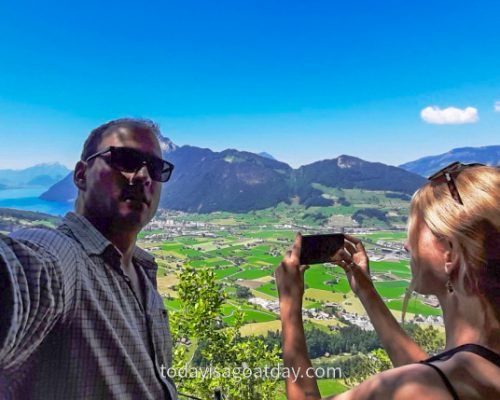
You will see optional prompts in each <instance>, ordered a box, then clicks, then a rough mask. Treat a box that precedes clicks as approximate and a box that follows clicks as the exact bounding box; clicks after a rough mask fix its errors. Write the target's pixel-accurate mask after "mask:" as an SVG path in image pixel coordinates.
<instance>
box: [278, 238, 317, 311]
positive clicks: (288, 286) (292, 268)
mask: <svg viewBox="0 0 500 400" xmlns="http://www.w3.org/2000/svg"><path fill="white" fill-rule="evenodd" d="M301 246H302V235H301V234H300V233H298V234H297V236H295V242H294V243H293V247H292V249H291V250H289V251H287V252H286V254H285V257H284V258H283V261H282V262H281V263H280V264H279V265H278V267H277V268H276V271H275V273H274V276H275V278H276V286H277V287H278V293H279V299H280V303H284V302H287V303H293V304H298V305H300V306H302V297H303V296H304V272H305V270H306V269H308V268H309V266H308V265H300V248H301Z"/></svg>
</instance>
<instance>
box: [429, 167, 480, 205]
mask: <svg viewBox="0 0 500 400" xmlns="http://www.w3.org/2000/svg"><path fill="white" fill-rule="evenodd" d="M471 167H484V164H480V163H472V164H462V163H461V162H459V161H455V162H453V163H451V164H450V165H447V166H446V167H444V168H443V169H440V170H439V171H438V172H436V173H434V174H432V175H431V176H429V177H428V178H427V179H428V180H429V181H431V182H439V181H445V182H446V183H447V185H448V189H449V190H450V194H451V197H453V199H455V201H456V202H457V203H459V204H461V205H464V203H463V202H462V198H461V197H460V193H458V188H457V185H456V184H455V180H454V179H453V177H455V178H456V177H457V175H458V174H459V173H460V172H462V171H463V170H464V169H467V168H471Z"/></svg>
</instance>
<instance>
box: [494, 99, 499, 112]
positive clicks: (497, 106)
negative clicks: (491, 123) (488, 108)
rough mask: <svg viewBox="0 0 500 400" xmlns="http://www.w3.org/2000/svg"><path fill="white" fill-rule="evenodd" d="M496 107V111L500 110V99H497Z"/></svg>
mask: <svg viewBox="0 0 500 400" xmlns="http://www.w3.org/2000/svg"><path fill="white" fill-rule="evenodd" d="M494 108H495V111H496V112H500V101H495V105H494Z"/></svg>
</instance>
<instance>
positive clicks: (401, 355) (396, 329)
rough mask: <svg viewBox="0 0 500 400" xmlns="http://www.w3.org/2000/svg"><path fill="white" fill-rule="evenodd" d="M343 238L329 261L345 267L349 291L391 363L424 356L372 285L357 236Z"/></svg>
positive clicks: (363, 251)
mask: <svg viewBox="0 0 500 400" xmlns="http://www.w3.org/2000/svg"><path fill="white" fill-rule="evenodd" d="M345 238H346V240H345V248H344V249H343V250H341V251H340V252H339V253H337V254H336V255H335V257H334V260H333V261H334V262H335V263H336V264H337V265H339V266H340V267H342V268H343V269H344V270H345V272H346V276H347V280H348V282H349V285H350V286H351V289H352V291H353V292H354V293H355V294H356V295H357V296H358V298H359V299H360V301H361V303H362V304H363V307H364V308H365V310H366V313H367V314H368V317H369V318H370V322H371V323H372V325H373V327H374V328H375V331H376V332H377V335H378V337H379V339H380V342H381V343H382V346H383V347H384V349H385V350H386V351H387V354H388V355H389V357H390V359H391V361H392V363H393V365H394V366H395V367H399V366H402V365H406V364H409V363H413V362H416V361H420V360H423V359H425V358H427V357H428V356H427V353H426V352H425V351H423V350H422V349H421V348H420V347H419V346H418V345H417V344H416V343H415V342H414V341H413V340H412V339H411V338H410V337H409V336H408V335H407V334H406V332H405V331H404V330H403V329H402V328H401V326H400V325H399V323H398V321H397V320H396V318H394V316H393V315H392V313H391V311H390V310H389V309H388V308H387V306H386V305H385V303H384V301H383V300H382V298H381V297H380V295H379V294H378V293H377V291H376V289H375V287H374V286H373V282H372V280H371V277H370V269H369V260H368V256H367V255H366V251H365V249H364V246H363V244H362V242H361V240H359V239H357V238H355V237H352V236H349V235H345Z"/></svg>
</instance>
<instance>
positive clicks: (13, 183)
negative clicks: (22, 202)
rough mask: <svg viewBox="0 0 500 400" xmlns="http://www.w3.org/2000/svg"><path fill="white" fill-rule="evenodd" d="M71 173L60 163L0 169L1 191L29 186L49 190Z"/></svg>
mask: <svg viewBox="0 0 500 400" xmlns="http://www.w3.org/2000/svg"><path fill="white" fill-rule="evenodd" d="M69 172H70V170H69V169H68V168H66V167H65V166H64V165H62V164H59V163H50V164H37V165H35V166H33V167H29V168H25V169H0V190H2V189H9V188H19V187H27V186H28V187H29V186H43V187H47V188H49V187H50V186H52V185H54V184H55V183H57V182H59V181H60V180H61V179H63V178H64V177H65V176H66V175H68V173H69Z"/></svg>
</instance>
